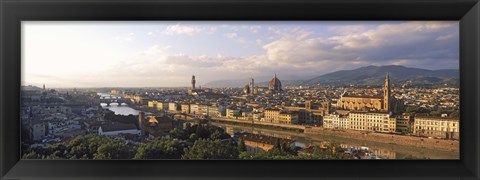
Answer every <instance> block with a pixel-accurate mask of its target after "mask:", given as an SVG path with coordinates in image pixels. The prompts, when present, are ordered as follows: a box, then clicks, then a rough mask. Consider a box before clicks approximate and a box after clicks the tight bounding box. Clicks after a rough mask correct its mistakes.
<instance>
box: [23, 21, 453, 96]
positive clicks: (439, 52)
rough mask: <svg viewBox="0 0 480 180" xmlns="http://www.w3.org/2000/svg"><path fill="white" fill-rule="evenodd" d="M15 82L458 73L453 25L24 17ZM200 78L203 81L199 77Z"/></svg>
mask: <svg viewBox="0 0 480 180" xmlns="http://www.w3.org/2000/svg"><path fill="white" fill-rule="evenodd" d="M22 29H23V31H22V42H23V43H22V44H23V47H22V48H23V50H22V53H23V54H22V73H23V75H22V85H35V86H39V87H41V85H43V84H47V85H48V87H53V88H62V87H78V88H81V87H162V86H163V87H188V86H189V82H190V77H191V75H192V74H195V75H196V76H198V77H199V78H198V79H197V84H198V85H202V84H205V83H208V82H211V81H215V80H225V79H245V82H248V79H249V78H250V77H254V78H255V79H260V80H261V79H266V78H267V79H268V78H269V77H272V76H273V73H275V72H277V74H279V73H281V78H282V79H285V80H289V79H299V78H301V77H312V76H319V75H323V74H326V73H331V72H334V71H338V70H349V69H355V68H358V67H364V66H369V65H377V66H381V65H403V66H408V67H415V68H423V69H430V70H437V69H458V67H459V47H458V46H459V37H458V34H459V33H458V31H459V27H458V22H457V21H441V22H440V21H421V22H420V21H410V22H397V21H394V22H378V21H371V22H186V21H185V22H168V21H167V22H106V23H105V22H101V23H100V22H28V21H27V22H23V23H22ZM200 77H201V78H200Z"/></svg>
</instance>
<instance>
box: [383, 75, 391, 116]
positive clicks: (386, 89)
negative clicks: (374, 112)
mask: <svg viewBox="0 0 480 180" xmlns="http://www.w3.org/2000/svg"><path fill="white" fill-rule="evenodd" d="M390 96H391V93H390V78H389V76H388V72H387V75H386V76H385V84H384V86H383V110H386V111H390V100H391V99H390Z"/></svg>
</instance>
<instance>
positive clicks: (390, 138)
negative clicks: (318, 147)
mask: <svg viewBox="0 0 480 180" xmlns="http://www.w3.org/2000/svg"><path fill="white" fill-rule="evenodd" d="M304 133H305V134H310V135H327V136H337V137H343V138H350V139H357V140H365V141H372V142H381V143H388V144H395V145H407V146H414V147H421V148H427V149H437V150H444V151H453V152H459V153H460V142H459V141H453V140H445V139H429V138H423V137H415V136H404V135H396V134H383V133H375V132H363V131H354V130H335V129H327V128H322V127H307V128H305V130H304Z"/></svg>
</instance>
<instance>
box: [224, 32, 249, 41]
mask: <svg viewBox="0 0 480 180" xmlns="http://www.w3.org/2000/svg"><path fill="white" fill-rule="evenodd" d="M223 36H225V37H227V38H229V39H232V40H234V41H236V42H239V43H242V44H245V43H247V40H245V38H242V37H239V36H238V34H237V33H235V32H233V33H225V34H223Z"/></svg>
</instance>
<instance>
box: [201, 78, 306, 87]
mask: <svg viewBox="0 0 480 180" xmlns="http://www.w3.org/2000/svg"><path fill="white" fill-rule="evenodd" d="M281 81H282V85H284V86H288V85H298V84H301V82H303V81H301V80H281ZM248 83H249V79H247V80H245V79H241V80H218V81H211V82H208V83H206V84H204V85H202V87H210V88H220V87H243V86H245V85H246V84H248ZM255 86H260V87H267V86H268V81H262V82H255Z"/></svg>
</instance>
